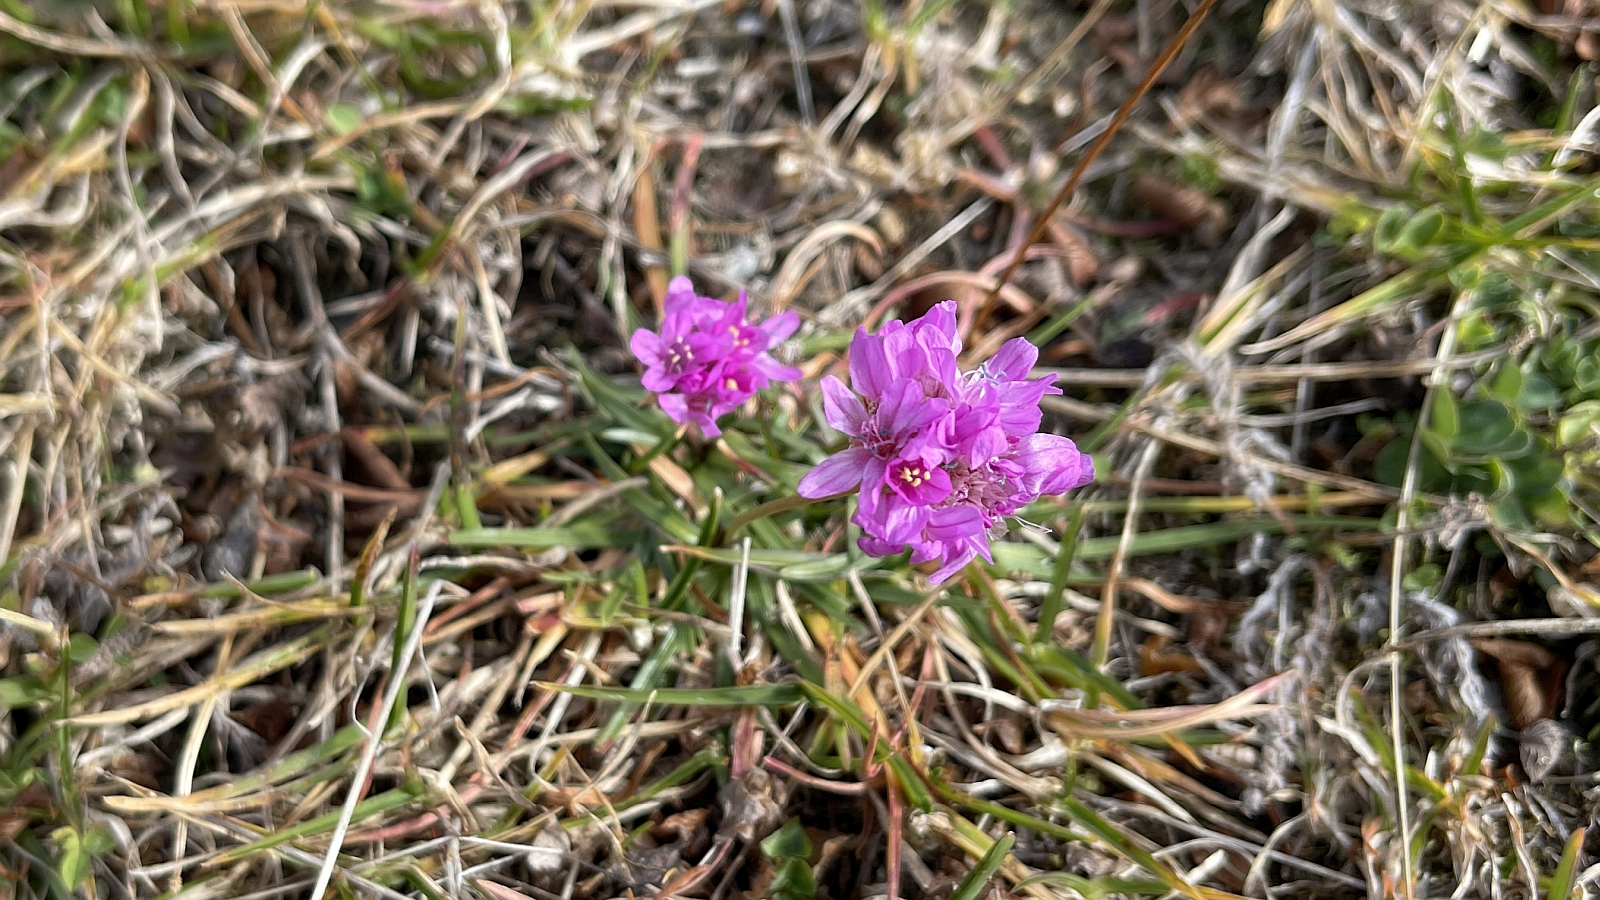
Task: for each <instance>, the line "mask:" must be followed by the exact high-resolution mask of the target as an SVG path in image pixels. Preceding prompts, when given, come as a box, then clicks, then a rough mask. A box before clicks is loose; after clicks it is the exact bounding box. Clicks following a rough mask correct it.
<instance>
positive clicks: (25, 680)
mask: <svg viewBox="0 0 1600 900" xmlns="http://www.w3.org/2000/svg"><path fill="white" fill-rule="evenodd" d="M55 698H56V694H55V692H54V691H51V690H50V689H49V688H46V687H45V686H44V684H43V683H42V682H41V681H39V679H38V677H37V676H34V675H13V676H11V677H10V678H0V708H4V709H22V708H23V707H27V706H33V705H34V704H36V703H44V702H46V701H49V700H54V699H55Z"/></svg>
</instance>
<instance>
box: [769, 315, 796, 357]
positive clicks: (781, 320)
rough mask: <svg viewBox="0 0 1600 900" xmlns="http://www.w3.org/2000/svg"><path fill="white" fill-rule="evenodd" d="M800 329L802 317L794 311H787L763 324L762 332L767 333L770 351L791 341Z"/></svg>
mask: <svg viewBox="0 0 1600 900" xmlns="http://www.w3.org/2000/svg"><path fill="white" fill-rule="evenodd" d="M799 327H800V316H799V314H797V313H796V312H795V311H794V310H792V309H790V310H785V311H783V312H781V313H778V314H777V315H775V316H773V317H772V318H770V319H768V320H766V321H765V322H762V323H761V330H762V331H765V332H766V333H767V340H768V341H770V342H771V343H769V344H767V347H768V348H769V349H770V348H772V347H776V346H778V345H779V344H781V343H783V342H784V341H786V340H788V339H789V335H791V334H794V330H795V329H796V328H799Z"/></svg>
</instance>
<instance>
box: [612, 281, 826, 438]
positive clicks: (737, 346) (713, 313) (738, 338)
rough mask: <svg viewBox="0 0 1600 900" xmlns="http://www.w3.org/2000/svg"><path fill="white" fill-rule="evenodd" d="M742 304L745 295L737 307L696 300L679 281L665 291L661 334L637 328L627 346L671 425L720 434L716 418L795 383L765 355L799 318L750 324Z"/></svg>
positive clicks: (792, 373) (792, 371)
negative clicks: (776, 383)
mask: <svg viewBox="0 0 1600 900" xmlns="http://www.w3.org/2000/svg"><path fill="white" fill-rule="evenodd" d="M746 305H747V304H746V300H745V296H744V292H743V291H740V292H739V301H738V302H737V303H724V302H722V301H721V300H714V299H712V298H710V297H701V296H699V295H698V294H696V293H695V292H694V285H693V284H691V283H690V282H689V279H688V278H685V277H683V276H682V275H680V276H678V277H677V278H674V279H672V283H671V284H669V285H667V297H666V315H665V316H664V317H663V318H662V320H661V331H660V333H656V332H652V331H649V330H647V329H644V328H641V329H639V330H638V331H635V332H634V333H633V337H632V338H631V339H630V340H629V341H628V346H629V348H630V349H631V350H633V355H634V356H637V357H638V358H639V361H640V362H642V363H644V364H645V372H644V377H643V378H641V379H640V383H641V384H643V385H644V387H645V389H646V390H648V391H651V392H653V393H655V394H657V395H658V397H657V399H658V401H659V402H660V403H661V408H662V410H664V411H665V412H666V414H667V415H668V416H669V417H671V418H672V420H673V421H674V422H693V423H695V424H696V425H698V426H699V427H700V431H701V433H702V434H704V435H705V436H706V437H716V436H717V435H720V434H722V429H721V428H718V427H717V419H719V418H721V417H722V416H724V415H726V414H728V413H729V412H731V411H732V410H734V409H736V408H738V407H739V406H742V405H743V404H744V402H745V401H746V400H749V399H750V398H751V397H753V396H755V394H756V392H757V391H762V390H765V389H766V388H767V387H769V386H770V385H771V384H772V382H774V381H794V380H796V379H798V378H799V377H800V370H799V369H796V368H794V367H793V366H786V365H783V364H782V363H780V362H778V361H777V360H775V359H773V358H772V355H771V354H770V353H769V352H768V351H769V350H771V349H772V348H774V347H776V346H778V345H779V344H781V343H783V341H784V340H785V339H787V338H788V337H789V335H791V334H793V333H794V330H795V329H796V328H798V327H799V325H800V317H799V316H797V315H795V314H794V313H793V312H784V313H781V314H779V315H776V316H773V317H772V318H770V319H768V320H767V321H765V322H763V323H762V324H760V325H754V324H751V323H750V322H749V321H747V320H746V319H745V316H746Z"/></svg>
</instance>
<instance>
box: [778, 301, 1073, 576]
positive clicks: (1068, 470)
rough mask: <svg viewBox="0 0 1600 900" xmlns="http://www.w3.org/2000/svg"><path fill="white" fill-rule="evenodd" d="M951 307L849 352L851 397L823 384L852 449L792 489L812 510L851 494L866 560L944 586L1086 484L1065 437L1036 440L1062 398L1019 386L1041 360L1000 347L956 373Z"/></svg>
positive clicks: (828, 407) (1041, 382)
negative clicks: (877, 559) (1039, 509)
mask: <svg viewBox="0 0 1600 900" xmlns="http://www.w3.org/2000/svg"><path fill="white" fill-rule="evenodd" d="M960 352H961V340H960V338H959V337H958V336H957V334H956V305H955V303H954V302H951V301H946V302H944V303H941V304H939V305H938V306H936V307H934V308H933V309H932V310H931V311H929V312H928V314H927V315H925V316H923V317H922V318H920V319H918V320H917V321H915V322H912V323H911V324H909V325H907V324H904V323H901V322H891V323H889V324H888V325H885V326H884V327H883V329H882V330H881V331H879V333H878V334H876V335H871V334H868V333H867V332H866V331H865V330H864V329H862V330H858V331H857V332H856V336H855V338H854V340H852V341H851V343H850V379H851V382H852V383H853V387H854V390H852V389H851V388H849V387H846V386H845V385H844V383H843V382H842V381H840V380H839V379H838V378H835V377H833V376H831V375H830V376H828V377H827V378H824V379H823V381H822V391H823V411H824V414H825V415H826V417H827V420H828V424H830V425H832V426H833V427H834V428H836V429H838V430H840V431H842V432H844V433H845V434H846V435H849V437H850V439H851V446H850V447H849V449H846V450H843V451H841V452H839V453H837V454H834V455H833V456H831V457H829V458H828V459H827V460H824V461H823V462H822V464H821V465H819V466H817V467H816V468H815V469H813V470H812V471H811V472H810V473H809V474H807V475H806V477H805V478H804V479H803V480H802V481H801V482H800V493H801V495H802V496H805V497H808V498H812V499H816V498H821V497H827V496H831V495H834V494H839V493H842V492H845V491H849V490H851V489H852V488H858V487H859V490H860V501H859V504H858V507H857V512H856V515H855V518H854V519H853V521H854V522H855V523H856V524H857V525H858V526H860V528H861V530H862V531H863V532H864V536H863V537H862V538H861V541H860V545H861V549H862V550H863V551H865V552H867V553H869V554H871V555H873V556H888V555H890V554H893V553H898V552H900V551H901V550H903V549H907V548H909V549H910V550H911V561H912V562H913V563H924V562H928V561H931V560H939V561H940V563H941V565H940V566H939V569H938V571H936V572H935V573H934V574H933V581H934V582H936V583H937V582H941V581H944V580H945V579H947V578H949V577H950V576H951V575H953V574H955V573H956V572H957V571H959V570H960V569H961V568H962V567H963V566H965V565H966V564H967V563H969V562H971V561H972V560H973V559H974V558H976V557H979V556H981V557H983V558H984V559H986V560H990V561H991V562H992V561H993V557H991V556H990V553H989V536H990V535H991V534H993V533H998V532H1001V531H1003V530H1004V527H1005V523H1004V519H1005V517H1006V516H1010V515H1013V514H1015V513H1016V511H1017V510H1019V509H1021V508H1022V507H1023V506H1025V505H1027V504H1028V503H1031V502H1032V501H1034V500H1036V499H1038V498H1039V497H1040V496H1042V495H1046V494H1059V493H1063V492H1065V491H1068V490H1071V489H1072V488H1075V487H1081V486H1082V485H1085V484H1088V483H1089V482H1090V481H1092V480H1093V479H1094V464H1093V462H1092V461H1091V460H1090V458H1089V457H1088V456H1087V455H1086V454H1084V453H1081V452H1079V450H1078V448H1077V446H1076V445H1075V444H1073V442H1072V441H1071V440H1069V439H1067V438H1064V437H1061V436H1059V435H1054V434H1040V433H1039V424H1040V421H1041V419H1042V415H1041V413H1040V411H1039V401H1040V399H1041V398H1043V397H1044V396H1045V395H1046V394H1057V393H1060V390H1059V389H1058V388H1056V387H1054V386H1053V385H1051V383H1050V382H1051V380H1052V379H1049V378H1039V379H1033V380H1029V379H1028V374H1029V373H1030V372H1031V371H1032V369H1033V364H1034V361H1035V360H1036V359H1037V358H1038V350H1037V349H1036V348H1035V347H1034V346H1033V345H1032V344H1030V343H1029V342H1028V341H1027V340H1026V339H1025V338H1017V339H1015V340H1012V341H1009V342H1007V343H1006V344H1005V345H1004V346H1002V347H1001V348H1000V351H999V352H998V353H996V354H995V356H994V358H993V359H991V360H989V362H987V363H985V364H984V365H981V366H979V367H978V368H977V369H974V370H972V371H968V372H962V371H960V370H959V369H958V368H957V366H956V357H957V355H958V354H960Z"/></svg>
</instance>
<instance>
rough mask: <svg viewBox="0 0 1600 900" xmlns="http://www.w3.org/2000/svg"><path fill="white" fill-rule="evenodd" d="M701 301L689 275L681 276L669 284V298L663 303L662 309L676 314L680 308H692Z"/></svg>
mask: <svg viewBox="0 0 1600 900" xmlns="http://www.w3.org/2000/svg"><path fill="white" fill-rule="evenodd" d="M698 299H700V298H699V296H698V295H697V294H695V292H694V282H692V281H690V280H689V276H687V275H679V276H678V277H677V278H674V279H672V280H671V281H669V282H667V296H666V297H665V298H664V299H663V301H662V304H661V305H662V308H663V309H665V310H666V311H667V312H669V313H670V312H675V311H677V308H678V307H680V306H685V307H686V306H691V305H693V304H694V301H696V300H698Z"/></svg>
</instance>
